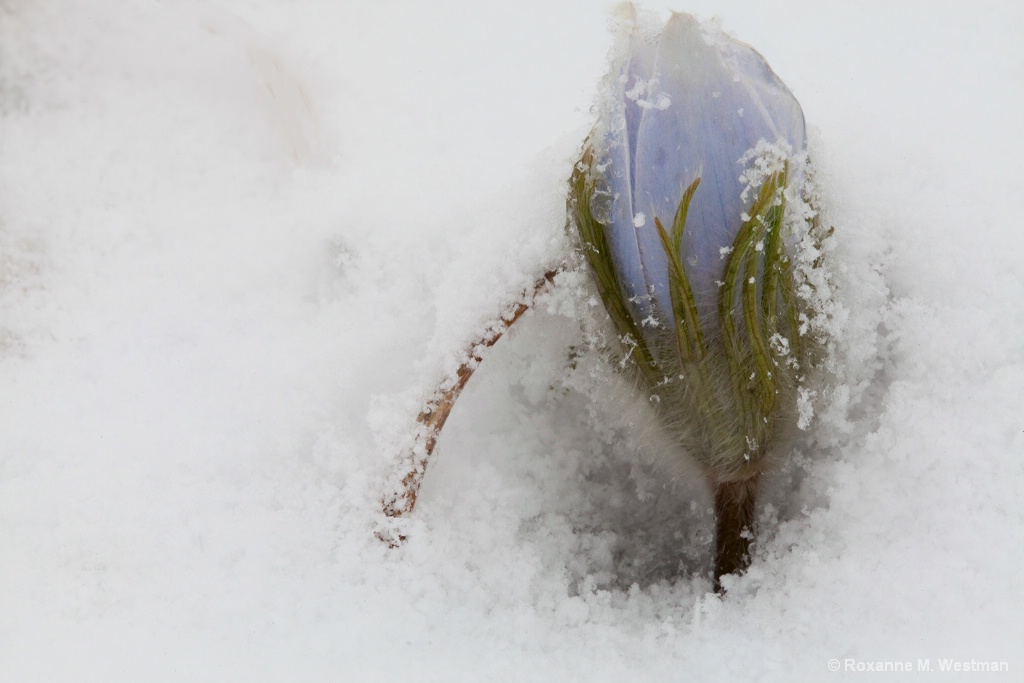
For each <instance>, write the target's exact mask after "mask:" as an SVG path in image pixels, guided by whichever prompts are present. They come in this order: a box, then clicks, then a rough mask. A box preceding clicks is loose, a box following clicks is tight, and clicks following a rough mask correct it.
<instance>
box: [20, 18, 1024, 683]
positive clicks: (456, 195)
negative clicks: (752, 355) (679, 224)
mask: <svg viewBox="0 0 1024 683" xmlns="http://www.w3.org/2000/svg"><path fill="white" fill-rule="evenodd" d="M675 8H676V9H681V10H686V11H691V12H694V13H696V14H697V15H699V16H701V17H704V18H710V17H712V16H717V17H719V21H720V22H721V25H722V26H723V27H724V28H725V29H726V30H728V31H730V32H732V33H733V34H735V35H736V36H737V37H739V38H740V39H742V40H744V41H745V42H748V43H750V44H752V45H754V46H756V47H757V49H758V50H760V51H761V52H762V53H763V54H764V55H765V56H766V58H767V59H768V61H769V63H770V64H771V65H772V66H773V68H774V69H775V71H776V72H777V73H778V74H779V75H780V76H781V77H782V78H783V80H785V82H786V83H787V84H788V85H789V87H790V88H791V89H792V90H793V92H794V93H795V94H796V96H797V97H798V98H799V100H800V101H801V103H802V104H803V107H804V111H805V114H806V117H807V121H808V123H809V124H810V126H811V129H812V132H813V135H812V138H811V152H812V155H813V156H814V158H815V161H816V163H817V165H818V167H819V169H820V170H821V171H822V178H821V180H822V182H823V185H824V188H825V193H826V198H827V200H828V204H829V209H830V214H829V219H830V220H831V221H832V222H833V223H834V224H835V225H836V227H837V234H838V235H839V236H840V246H839V255H840V257H841V260H842V262H843V263H844V265H845V269H846V270H845V271H844V274H843V281H844V283H845V285H844V290H843V291H844V295H843V296H844V301H845V303H846V305H847V306H848V308H849V310H850V318H849V320H848V321H846V324H847V325H848V328H847V329H848V335H849V336H848V339H847V342H848V348H849V352H850V362H851V365H850V367H849V368H848V375H847V376H846V380H845V381H846V384H844V385H843V386H842V387H841V389H842V392H845V395H847V396H848V397H849V401H848V403H847V404H844V405H843V406H842V407H843V408H844V409H845V408H849V413H848V414H841V411H839V412H837V414H836V415H834V416H832V417H831V418H829V419H827V420H825V421H824V424H825V426H824V427H822V428H820V429H819V432H818V434H817V438H818V441H817V442H816V444H815V445H813V446H808V447H806V448H804V449H803V450H801V451H799V452H797V453H795V454H794V455H793V457H792V458H790V460H789V464H788V465H787V466H786V467H784V468H782V470H780V472H779V473H778V474H777V475H776V476H775V477H774V478H773V479H772V481H771V482H769V485H768V487H767V490H766V491H765V494H764V496H763V499H762V505H761V519H762V532H761V537H760V538H759V541H760V545H759V549H758V555H757V558H756V560H755V562H754V565H753V567H752V568H751V570H750V571H749V573H748V574H747V575H746V576H745V577H743V578H741V579H738V580H735V581H734V582H732V583H731V584H730V592H729V595H728V596H727V597H726V598H725V599H721V598H719V597H717V596H715V595H712V594H710V593H709V590H710V583H709V581H708V578H707V576H706V570H707V568H708V564H709V562H710V542H711V535H710V527H709V524H710V518H709V517H708V514H707V506H708V503H709V501H708V497H707V493H706V492H705V491H704V490H703V489H702V487H701V486H700V485H699V483H696V484H695V483H686V482H681V483H675V484H673V483H671V482H666V481H665V480H664V477H663V476H661V475H660V474H659V473H658V472H657V471H653V470H651V469H650V468H648V467H646V466H645V465H643V464H640V463H641V460H639V459H638V458H637V457H636V455H637V453H636V452H637V450H639V449H640V446H641V444H639V442H638V441H639V440H638V438H637V433H638V431H637V429H635V428H634V427H636V426H637V425H632V426H631V421H634V418H633V417H632V416H631V415H630V414H628V413H622V412H620V411H618V409H617V408H616V404H615V401H614V400H613V397H614V394H615V393H616V391H617V389H616V385H615V381H614V378H613V377H612V376H611V374H610V373H609V372H608V371H606V370H603V369H602V368H601V367H600V366H599V365H597V364H596V363H595V362H594V360H595V359H593V358H591V357H589V356H587V355H586V354H584V355H583V356H582V357H581V358H580V361H579V363H577V367H576V369H575V370H571V369H570V367H569V366H570V361H569V349H570V347H573V346H578V345H579V344H580V343H581V332H580V325H581V320H580V311H585V310H586V308H587V306H586V301H585V300H581V299H580V297H579V296H578V295H577V294H576V293H575V292H577V291H578V286H579V285H580V282H579V280H578V279H576V280H573V276H567V277H566V278H564V280H563V283H562V289H561V291H562V292H563V293H562V294H561V295H559V294H556V295H554V296H552V297H550V298H549V299H548V300H546V301H545V302H543V303H542V304H541V305H539V306H538V308H537V310H535V311H533V312H531V313H529V314H528V315H527V316H526V317H524V319H523V321H521V322H520V323H518V324H517V325H516V327H515V328H513V330H512V332H510V334H509V335H507V337H506V338H504V339H502V341H501V342H500V343H499V344H498V345H497V346H496V347H495V348H494V349H493V350H492V352H490V353H489V354H488V355H487V357H486V359H485V361H484V363H483V365H482V367H481V369H480V370H479V372H478V373H477V374H476V375H475V376H474V377H473V379H472V381H471V382H470V384H469V386H468V388H467V390H466V392H465V393H464V394H463V397H462V399H461V400H460V402H459V404H458V406H457V407H456V409H455V411H454V412H453V413H452V416H451V419H450V420H449V422H448V425H447V427H446V429H445V432H444V434H443V437H442V439H441V445H440V448H439V451H440V452H439V456H438V458H437V460H436V462H435V465H434V467H433V469H432V470H431V471H430V472H429V474H428V475H427V478H426V482H425V484H424V488H423V491H422V497H421V500H420V504H419V507H418V508H417V510H416V513H415V516H414V518H413V519H412V520H411V523H410V534H411V536H410V540H409V542H408V543H407V545H406V546H405V547H403V548H402V549H400V550H397V551H394V550H388V549H386V548H384V547H383V546H382V545H381V544H380V543H379V542H377V541H376V539H375V538H374V537H373V531H372V530H373V529H374V528H375V525H376V524H378V523H379V521H380V513H379V509H378V500H379V497H380V495H381V485H382V482H383V481H384V479H385V477H386V476H387V475H388V473H389V472H388V465H389V463H390V462H391V459H392V458H393V454H394V449H395V448H396V447H397V445H398V444H400V443H401V442H402V439H403V434H406V433H408V430H409V429H410V428H411V421H412V418H413V417H414V415H415V412H416V410H417V406H418V401H419V400H420V399H421V398H422V396H423V395H424V394H425V392H427V391H429V389H430V387H431V386H433V383H434V382H436V381H437V380H438V379H440V378H441V377H442V376H443V374H444V372H446V371H448V372H450V371H451V370H452V369H453V367H454V364H455V362H456V358H457V356H456V354H455V352H456V351H457V350H459V349H461V348H462V346H463V345H464V344H465V343H466V341H468V340H469V339H471V338H472V337H473V335H474V333H475V331H477V330H478V329H479V327H480V325H481V324H482V323H483V322H485V321H486V320H488V319H489V317H490V316H493V314H494V313H495V312H496V309H497V308H499V307H500V305H501V304H502V303H506V302H508V301H510V300H511V299H512V298H514V297H515V296H516V294H517V293H518V292H519V291H521V290H522V289H523V288H525V287H528V286H529V285H530V283H531V282H533V280H534V279H535V278H536V277H537V276H538V275H539V274H540V273H542V272H543V270H544V268H545V267H546V266H549V265H550V264H551V263H553V262H557V261H558V260H559V259H561V258H562V257H563V256H564V255H565V253H566V250H567V249H568V246H567V242H566V240H565V238H564V237H563V233H562V229H563V225H564V204H563V203H564V192H565V183H566V179H567V177H568V174H569V171H570V168H571V164H572V162H573V158H574V155H575V154H576V153H577V152H578V147H579V143H580V141H581V140H582V138H583V136H584V135H585V134H586V132H587V130H588V128H589V126H590V125H591V123H592V114H591V113H590V104H591V103H592V102H593V101H594V98H595V95H596V87H597V83H598V82H599V80H600V78H601V76H602V74H603V72H604V69H605V64H606V61H605V60H606V55H607V51H608V49H609V46H610V45H611V38H610V36H609V33H608V31H607V30H606V29H607V24H608V17H609V13H610V6H609V5H608V4H607V3H605V2H592V1H585V0H574V1H567V2H540V1H525V0H524V1H519V2H493V3H484V2H477V3H460V2H457V1H456V0H440V1H438V2H431V3H417V2H409V1H397V0H396V1H391V2H376V3H369V2H367V3H360V2H355V1H354V0H348V1H346V2H342V3H337V2H326V1H323V2H313V1H309V2H283V1H277V2H275V1H273V0H231V1H225V2H200V1H198V0H176V1H175V2H173V3H170V2H165V3H158V2H142V1H138V2H112V1H110V0H103V1H102V2H101V1H100V0H89V1H85V0H59V1H58V0H31V1H30V0H4V1H3V2H0V174H2V175H0V392H2V394H3V395H2V398H0V405H2V406H3V410H2V411H0V420H2V428H0V680H2V681H4V682H7V681H12V682H21V681H103V682H111V681H588V682H589V683H598V682H601V681H675V680H693V681H718V680H721V681H734V680H767V681H776V680H779V681H781V680H785V681H827V680H833V679H835V680H845V679H865V680H867V679H870V680H887V679H888V678H889V677H890V676H887V675H884V674H869V673H861V674H856V673H842V672H841V673H838V674H832V673H830V672H829V671H828V668H827V664H828V660H829V659H831V658H838V659H847V658H849V659H854V660H857V661H862V662H868V661H871V662H876V661H885V660H898V661H905V660H913V661H914V662H915V663H916V660H917V659H920V658H929V659H930V660H931V662H932V665H933V667H934V668H935V669H936V670H937V668H938V665H939V663H938V660H939V658H955V659H958V660H971V659H974V660H985V661H988V660H995V661H1005V662H1007V663H1008V667H1009V672H1008V673H1003V674H978V675H977V678H979V679H981V680H1021V676H1024V673H1022V672H1024V658H1022V656H1021V652H1022V646H1024V617H1022V613H1021V609H1020V605H1021V600H1022V599H1024V577H1022V574H1021V572H1020V571H1019V568H1020V567H1021V566H1022V565H1024V501H1022V495H1021V492H1022V491H1024V308H1022V302H1024V261H1022V259H1021V253H1022V248H1024V237H1022V231H1021V228H1022V224H1021V223H1022V221H1021V218H1020V208H1019V204H1020V201H1019V198H1020V190H1019V186H1020V180H1019V179H1020V175H1021V174H1020V168H1019V166H1020V159H1021V158H1022V157H1024V118H1022V117H1021V115H1020V112H1021V111H1022V110H1024V50H1022V48H1021V43H1020V40H1019V36H1020V35H1022V34H1024V10H1022V9H1020V5H1019V4H1017V3H1011V2H1001V1H993V2H978V1H977V0H972V1H970V2H967V1H963V2H955V3H948V2H947V3H931V2H928V3H925V2H920V3H916V2H906V3H891V2H852V1H843V2H829V3H811V2H797V1H795V0H779V1H778V2H772V3H759V4H758V5H757V6H748V5H746V4H740V3H723V2H711V1H710V0H708V1H703V0H702V1H695V2H692V3H689V4H688V5H686V6H680V5H677V6H676V7H675ZM651 9H652V10H653V11H656V12H658V13H659V14H660V15H661V16H663V17H664V16H667V11H668V7H667V6H666V5H664V4H663V3H652V6H651ZM566 292H568V294H566ZM602 373H603V374H602ZM604 389H607V391H604ZM891 678H892V679H894V680H905V679H907V678H917V679H926V680H968V677H966V676H965V675H964V674H949V675H943V674H939V673H932V674H931V675H924V674H916V675H915V674H911V675H906V674H893V675H891Z"/></svg>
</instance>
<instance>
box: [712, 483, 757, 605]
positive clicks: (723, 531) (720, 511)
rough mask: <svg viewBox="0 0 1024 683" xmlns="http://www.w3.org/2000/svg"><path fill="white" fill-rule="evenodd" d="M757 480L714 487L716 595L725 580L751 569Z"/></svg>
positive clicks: (720, 590) (721, 590)
mask: <svg viewBox="0 0 1024 683" xmlns="http://www.w3.org/2000/svg"><path fill="white" fill-rule="evenodd" d="M757 484H758V478H757V477H753V478H751V479H745V480H743V481H730V482H725V483H721V484H718V485H717V486H715V518H716V520H717V522H716V533H715V592H716V593H723V592H724V591H723V589H722V583H721V581H722V577H723V576H726V575H728V574H741V573H743V572H744V571H745V570H746V569H747V567H749V566H750V542H751V541H752V540H753V538H754V507H755V504H756V502H757Z"/></svg>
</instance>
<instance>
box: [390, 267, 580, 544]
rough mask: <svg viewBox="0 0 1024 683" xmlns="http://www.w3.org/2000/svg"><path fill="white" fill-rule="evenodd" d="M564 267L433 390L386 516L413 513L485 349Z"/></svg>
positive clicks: (396, 535) (394, 540)
mask: <svg viewBox="0 0 1024 683" xmlns="http://www.w3.org/2000/svg"><path fill="white" fill-rule="evenodd" d="M561 270H562V269H561V268H559V269H555V270H549V271H548V272H546V273H544V277H542V278H540V279H539V280H537V283H536V284H535V285H534V288H533V291H531V292H526V293H525V294H524V296H523V298H522V299H521V300H520V301H519V302H518V303H516V304H515V305H514V306H512V307H511V308H510V309H508V310H506V311H505V312H504V313H503V314H502V315H501V316H500V318H499V319H498V321H497V322H496V323H495V324H494V325H492V326H491V327H490V328H488V330H487V331H486V332H485V333H484V334H483V336H481V337H480V338H479V339H477V340H475V341H474V342H473V343H472V344H470V345H469V347H468V348H467V349H466V352H465V353H464V354H463V357H464V358H466V360H465V362H463V363H462V364H461V365H460V366H459V368H458V370H457V371H456V372H455V375H454V376H452V377H448V378H446V379H445V381H444V382H442V383H441V384H440V385H439V386H438V388H437V389H436V390H435V391H434V392H433V393H432V394H431V396H430V398H429V399H428V400H427V402H426V404H425V405H424V407H423V410H422V411H420V414H419V415H418V416H417V417H416V422H417V432H416V435H415V437H414V440H413V443H412V445H411V446H410V447H409V448H408V449H407V450H406V451H405V452H404V453H402V455H401V457H400V459H399V462H400V463H401V465H400V467H402V468H403V469H402V471H404V472H405V474H404V476H403V477H402V479H401V482H400V483H399V484H398V485H397V486H396V487H395V490H393V491H387V492H385V494H384V496H383V497H382V498H381V508H382V510H383V511H384V514H385V516H387V517H388V518H390V519H392V520H398V519H401V518H403V517H406V516H408V515H409V514H411V513H412V511H413V508H415V507H416V499H417V497H418V496H419V490H420V485H421V484H422V483H423V477H424V476H425V475H426V473H427V465H429V464H430V458H431V456H432V455H433V454H434V449H435V448H436V446H437V439H438V437H439V436H440V434H441V429H442V428H443V427H444V423H445V421H446V420H447V419H448V415H449V414H450V413H451V411H452V408H453V407H454V406H455V400H456V399H457V398H458V397H459V394H461V393H462V390H463V389H464V388H465V387H466V383H467V382H469V378H470V377H472V376H473V373H474V372H475V371H476V369H477V368H478V367H479V366H480V362H481V361H482V360H483V358H482V353H483V352H484V350H485V349H488V348H490V347H491V346H494V344H495V343H496V342H497V341H498V340H499V339H500V338H501V336H502V335H503V334H505V332H506V331H507V330H508V329H509V328H510V327H512V325H513V324H514V323H515V322H516V321H517V320H519V318H521V317H522V315H523V314H524V313H526V311H527V310H529V308H530V306H532V305H533V304H534V302H535V301H536V300H537V297H538V296H540V295H541V294H543V293H544V292H546V291H547V290H548V288H549V287H550V286H551V285H552V284H553V283H554V280H555V276H556V275H558V273H560V272H561ZM377 537H378V538H380V540H381V541H383V542H385V543H387V544H388V546H390V547H392V548H394V547H397V546H398V545H400V544H401V543H402V542H403V541H405V539H406V536H405V534H403V533H401V532H400V531H398V530H391V531H381V532H378V533H377Z"/></svg>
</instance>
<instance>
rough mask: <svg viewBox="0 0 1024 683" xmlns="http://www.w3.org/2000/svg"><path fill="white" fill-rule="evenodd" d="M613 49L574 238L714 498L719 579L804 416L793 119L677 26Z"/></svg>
mask: <svg viewBox="0 0 1024 683" xmlns="http://www.w3.org/2000/svg"><path fill="white" fill-rule="evenodd" d="M629 10H630V11H631V8H629ZM620 33H621V34H620V36H619V45H618V47H617V48H616V50H615V51H614V53H613V58H612V68H611V72H610V73H609V76H608V77H607V78H606V79H605V82H604V84H603V88H602V94H601V97H600V99H599V103H598V122H597V124H596V125H595V127H594V129H593V131H592V132H591V134H590V136H589V137H588V139H587V141H586V142H585V144H584V150H583V154H582V158H581V160H580V162H579V163H578V164H577V166H576V169H575V171H574V173H573V177H572V180H571V190H570V196H569V216H570V222H571V223H572V224H573V225H574V226H575V228H576V229H577V231H578V233H579V236H580V238H581V240H582V247H583V248H582V252H583V255H584V257H585V259H586V261H587V262H588V263H589V265H590V268H591V270H592V272H593V274H594V276H595V280H596V283H597V288H598V290H599V292H600V295H601V298H602V300H603V302H604V305H605V307H606V309H607V311H608V313H609V315H610V317H611V319H612V321H613V322H614V324H615V326H616V328H617V331H618V333H619V336H620V339H621V341H622V364H623V367H625V368H628V372H629V373H630V374H631V375H632V376H633V378H634V379H635V381H636V382H637V383H638V384H639V385H640V386H641V387H642V388H643V389H644V390H645V391H647V392H649V393H650V395H651V397H652V398H653V399H655V400H653V401H652V403H654V404H655V405H656V410H657V412H658V415H659V417H660V419H661V422H662V423H663V424H664V426H665V428H666V430H667V431H668V432H669V434H670V435H671V436H672V437H673V438H674V440H675V441H676V442H677V443H678V444H679V447H680V450H681V451H684V452H686V453H688V454H689V455H690V456H692V457H694V458H696V459H697V461H698V462H700V463H701V464H702V465H703V467H704V470H705V472H706V473H707V477H708V480H709V483H710V484H711V486H712V487H713V488H714V490H715V494H716V501H717V512H718V558H717V566H716V579H717V578H718V577H720V576H721V575H723V574H728V573H732V572H734V571H737V570H741V569H743V568H744V567H745V566H746V564H745V563H746V562H747V561H748V551H749V538H750V534H749V533H748V532H749V531H750V529H751V525H752V522H753V511H754V507H753V506H754V498H755V494H756V490H757V483H758V480H759V477H760V475H761V474H762V473H763V472H764V471H765V468H766V467H767V466H768V465H769V462H770V461H771V459H772V456H773V455H774V454H777V453H778V452H779V451H780V450H782V448H783V447H784V446H785V445H786V444H787V443H789V442H790V441H791V439H792V436H793V435H794V434H796V433H798V431H799V428H804V427H806V423H807V421H808V417H809V415H808V411H807V410H806V406H805V405H804V403H805V402H806V397H807V395H808V394H809V392H810V390H809V389H808V388H807V386H808V384H807V381H808V376H809V375H810V374H811V373H812V372H813V371H814V366H815V363H816V352H815V349H816V348H818V347H820V340H819V339H817V338H816V337H815V335H814V334H811V333H808V330H809V329H810V328H811V327H812V326H810V325H809V324H808V321H809V320H810V319H811V318H813V316H814V315H815V314H816V309H815V306H814V304H813V303H812V299H813V296H814V286H813V284H814V282H813V281H814V277H813V275H812V273H813V271H814V269H815V268H817V267H818V266H819V265H820V263H815V262H814V258H813V255H814V252H815V250H816V247H815V245H816V244H817V241H818V240H819V239H820V235H819V234H818V233H819V232H820V231H819V230H818V227H817V220H816V211H815V210H814V208H813V206H812V204H811V202H810V199H809V193H808V191H807V187H806V182H807V177H808V175H809V169H808V166H807V162H806V153H805V148H806V136H805V130H804V117H803V112H802V110H801V108H800V105H799V103H798V102H797V101H796V99H795V98H794V96H793V94H792V93H791V92H790V91H789V89H788V88H787V87H786V86H785V85H784V84H783V83H782V81H781V80H779V78H778V77H777V76H776V75H775V73H774V72H773V71H772V70H771V68H770V67H769V66H768V64H767V63H766V62H765V60H764V58H763V57H761V55H760V54H758V53H757V52H756V51H754V49H753V48H751V47H749V46H747V45H745V44H743V43H740V42H738V41H736V40H734V39H732V38H730V37H728V36H726V35H723V34H721V33H720V32H717V31H714V30H710V29H706V28H704V27H702V26H701V25H700V24H699V23H698V22H697V20H696V19H694V18H693V17H691V16H689V15H686V14H673V15H672V17H671V18H670V19H669V20H668V22H667V23H666V24H665V26H664V28H663V29H662V30H661V31H660V33H656V32H645V31H644V30H643V29H642V28H640V27H638V26H637V25H636V24H635V22H632V21H627V22H626V26H625V27H624V28H623V29H622V31H621V32H620ZM680 457H682V456H680Z"/></svg>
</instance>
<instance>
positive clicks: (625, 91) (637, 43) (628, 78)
mask: <svg viewBox="0 0 1024 683" xmlns="http://www.w3.org/2000/svg"><path fill="white" fill-rule="evenodd" d="M620 41H622V42H621V45H620V60H621V62H620V67H619V69H617V70H614V71H613V72H612V73H611V74H609V80H608V82H607V91H606V97H607V98H608V99H607V102H606V104H605V106H603V107H602V121H601V125H600V126H599V131H600V132H599V134H600V136H601V139H600V140H595V148H596V152H597V161H598V166H599V168H600V169H603V174H602V178H603V180H604V182H605V185H606V187H605V188H602V189H604V190H606V191H607V193H608V194H607V195H599V196H598V198H597V201H598V202H608V203H607V207H606V208H605V209H604V210H601V209H598V210H597V211H595V215H598V216H601V217H602V218H606V219H607V223H606V224H607V235H608V242H609V246H610V248H611V251H612V258H613V261H614V262H615V266H616V270H617V273H618V277H619V281H620V284H621V285H622V287H623V290H624V292H623V293H624V294H625V296H626V298H627V299H629V300H631V301H632V302H633V303H634V304H635V308H634V311H635V313H637V314H638V317H639V318H640V319H643V318H645V317H647V316H648V315H649V313H650V311H649V310H648V309H649V307H648V306H647V305H646V304H645V295H646V293H647V290H648V282H647V279H646V278H645V273H644V270H643V268H642V267H641V254H640V250H639V247H638V244H637V231H636V228H635V227H634V219H635V216H634V211H633V174H634V160H635V153H636V144H637V130H638V128H639V126H640V120H641V116H642V113H643V109H642V107H643V105H644V104H645V97H646V95H647V84H648V83H649V82H650V79H651V71H652V69H653V66H654V56H655V46H654V45H652V44H650V43H648V42H647V41H646V40H645V39H644V38H643V37H642V36H641V35H640V33H639V31H637V30H636V28H635V27H634V26H632V25H629V26H626V27H624V29H623V34H622V35H621V36H620ZM609 200H610V201H609ZM604 214H606V215H604Z"/></svg>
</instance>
